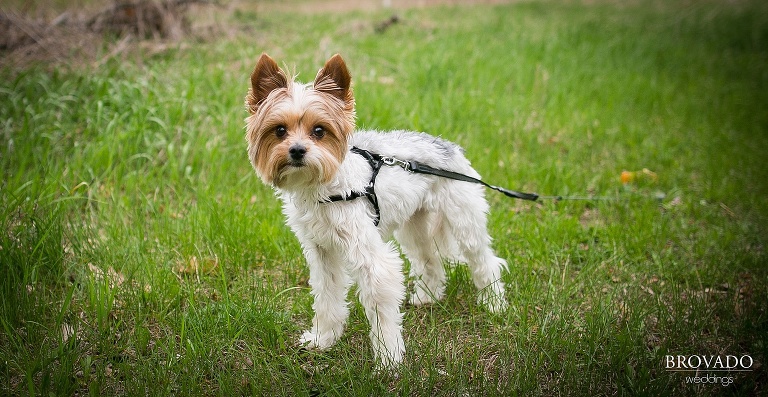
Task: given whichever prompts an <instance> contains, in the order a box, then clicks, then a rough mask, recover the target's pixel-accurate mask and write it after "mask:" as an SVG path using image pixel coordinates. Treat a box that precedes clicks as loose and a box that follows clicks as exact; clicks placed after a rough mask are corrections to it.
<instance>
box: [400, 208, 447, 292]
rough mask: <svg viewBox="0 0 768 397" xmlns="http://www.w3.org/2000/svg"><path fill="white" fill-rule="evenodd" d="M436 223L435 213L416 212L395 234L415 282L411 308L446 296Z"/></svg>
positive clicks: (440, 230)
mask: <svg viewBox="0 0 768 397" xmlns="http://www.w3.org/2000/svg"><path fill="white" fill-rule="evenodd" d="M439 221H440V219H439V217H438V216H437V214H435V213H432V212H427V211H426V210H419V211H417V212H416V213H415V214H414V215H413V216H412V217H411V219H409V220H408V221H407V222H406V223H405V224H404V225H403V227H402V228H401V229H400V230H398V231H396V232H395V237H396V238H397V241H398V242H399V243H400V247H401V248H402V249H403V252H404V253H405V256H407V257H408V260H409V261H410V263H411V271H410V275H411V278H412V279H413V280H414V283H415V285H414V291H413V294H412V295H411V298H410V302H411V304H413V305H423V304H428V303H432V302H436V301H438V300H440V299H442V297H443V294H444V293H445V269H444V268H443V262H442V259H441V258H440V253H439V252H438V250H439V248H438V242H439V240H442V239H443V238H442V237H441V236H440V234H443V230H442V226H441V225H440V224H439V223H438V222H439Z"/></svg>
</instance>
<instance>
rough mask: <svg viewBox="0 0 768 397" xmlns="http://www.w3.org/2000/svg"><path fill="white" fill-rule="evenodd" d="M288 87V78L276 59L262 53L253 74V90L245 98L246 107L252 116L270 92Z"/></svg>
mask: <svg viewBox="0 0 768 397" xmlns="http://www.w3.org/2000/svg"><path fill="white" fill-rule="evenodd" d="M286 87H288V78H287V77H286V76H285V73H283V71H282V70H280V68H279V67H278V66H277V63H276V62H275V60H274V59H272V58H271V57H270V56H269V55H267V54H266V53H262V54H261V56H260V57H259V62H258V63H256V67H255V68H254V69H253V73H251V89H250V90H249V91H248V96H246V98H245V106H246V108H247V109H248V111H249V112H250V113H251V114H254V113H256V110H257V109H258V108H259V105H261V103H262V102H263V101H264V99H266V98H267V96H269V93H270V92H272V91H274V90H276V89H278V88H286Z"/></svg>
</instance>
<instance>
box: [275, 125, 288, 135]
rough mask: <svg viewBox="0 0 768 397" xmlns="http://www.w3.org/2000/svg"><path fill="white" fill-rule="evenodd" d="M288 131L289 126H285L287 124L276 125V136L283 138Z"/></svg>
mask: <svg viewBox="0 0 768 397" xmlns="http://www.w3.org/2000/svg"><path fill="white" fill-rule="evenodd" d="M287 133H288V129H287V128H285V126H284V125H278V126H277V127H275V136H276V137H278V138H282V137H284V136H285V134H287Z"/></svg>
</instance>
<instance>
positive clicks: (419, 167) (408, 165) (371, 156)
mask: <svg viewBox="0 0 768 397" xmlns="http://www.w3.org/2000/svg"><path fill="white" fill-rule="evenodd" d="M351 151H352V153H356V154H359V155H361V156H363V158H365V159H366V160H367V161H368V164H369V165H370V166H371V169H372V170H373V172H372V173H371V180H370V181H369V182H368V186H366V187H365V190H364V191H362V192H356V191H352V192H350V193H349V194H348V195H340V194H337V195H335V196H331V197H328V199H327V200H325V201H321V203H332V202H336V201H350V200H354V199H356V198H359V197H365V198H367V199H368V201H369V202H370V203H371V205H372V206H373V211H374V213H375V218H374V219H373V224H374V225H376V226H378V225H379V220H380V219H381V211H380V210H379V200H378V198H377V197H376V191H375V189H374V186H375V184H376V176H377V175H378V174H379V170H380V169H381V166H382V165H387V166H398V167H401V168H402V169H404V170H406V171H408V172H412V173H415V174H425V175H434V176H439V177H442V178H448V179H453V180H457V181H463V182H470V183H477V184H480V185H483V186H485V187H487V188H489V189H493V190H495V191H497V192H501V193H504V195H505V196H507V197H511V198H515V199H520V200H527V201H537V200H539V199H549V200H556V201H561V200H615V198H613V197H603V196H540V195H538V194H536V193H524V192H518V191H514V190H509V189H505V188H503V187H500V186H494V185H491V184H488V183H486V182H484V181H482V180H480V179H477V178H474V177H471V176H469V175H464V174H460V173H458V172H453V171H447V170H442V169H439V168H434V167H430V166H428V165H426V164H423V163H420V162H418V161H414V160H400V159H398V158H395V157H391V156H382V155H379V154H376V153H371V152H369V151H367V150H365V149H360V148H358V147H355V146H353V147H352V149H351Z"/></svg>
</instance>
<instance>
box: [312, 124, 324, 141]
mask: <svg viewBox="0 0 768 397" xmlns="http://www.w3.org/2000/svg"><path fill="white" fill-rule="evenodd" d="M324 136H325V128H323V127H321V126H319V125H316V126H314V127H313V128H312V138H315V139H322V138H323V137H324Z"/></svg>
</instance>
